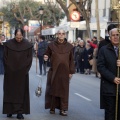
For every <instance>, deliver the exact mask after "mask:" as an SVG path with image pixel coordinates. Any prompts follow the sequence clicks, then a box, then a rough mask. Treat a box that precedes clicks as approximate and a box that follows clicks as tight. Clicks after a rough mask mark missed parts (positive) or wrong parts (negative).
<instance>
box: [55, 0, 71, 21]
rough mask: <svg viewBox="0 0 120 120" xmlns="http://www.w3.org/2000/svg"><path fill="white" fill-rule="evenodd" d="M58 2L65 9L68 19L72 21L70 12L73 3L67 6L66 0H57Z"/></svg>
mask: <svg viewBox="0 0 120 120" xmlns="http://www.w3.org/2000/svg"><path fill="white" fill-rule="evenodd" d="M56 2H57V3H59V5H60V6H61V8H62V9H63V11H64V13H65V15H66V17H67V21H70V12H69V8H70V6H71V5H72V4H73V3H71V4H69V6H68V7H67V5H66V2H65V1H64V0H56Z"/></svg>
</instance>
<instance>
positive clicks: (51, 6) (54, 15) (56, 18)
mask: <svg viewBox="0 0 120 120" xmlns="http://www.w3.org/2000/svg"><path fill="white" fill-rule="evenodd" d="M44 2H45V3H46V5H47V8H48V9H46V10H48V11H50V14H49V15H50V19H52V20H53V22H54V25H55V26H59V23H60V19H61V16H62V14H63V12H62V11H61V9H60V8H59V6H58V4H57V3H55V2H53V1H51V0H44ZM56 10H57V11H56Z"/></svg>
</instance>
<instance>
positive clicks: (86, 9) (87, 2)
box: [70, 0, 92, 38]
mask: <svg viewBox="0 0 120 120" xmlns="http://www.w3.org/2000/svg"><path fill="white" fill-rule="evenodd" d="M70 1H71V2H72V3H73V4H74V5H75V6H76V8H77V10H78V11H79V12H80V13H81V15H82V16H83V18H84V19H85V21H86V29H87V37H89V38H91V34H90V24H89V23H90V10H91V4H92V0H79V1H78V2H76V0H70Z"/></svg>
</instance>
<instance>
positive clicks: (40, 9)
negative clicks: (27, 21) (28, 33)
mask: <svg viewBox="0 0 120 120" xmlns="http://www.w3.org/2000/svg"><path fill="white" fill-rule="evenodd" d="M43 12H44V8H43V7H42V6H40V7H39V14H40V35H42V16H43Z"/></svg>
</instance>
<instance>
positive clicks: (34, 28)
mask: <svg viewBox="0 0 120 120" xmlns="http://www.w3.org/2000/svg"><path fill="white" fill-rule="evenodd" d="M37 28H38V27H33V28H32V30H31V31H30V32H29V36H34V32H35V30H36V29H37Z"/></svg>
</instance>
